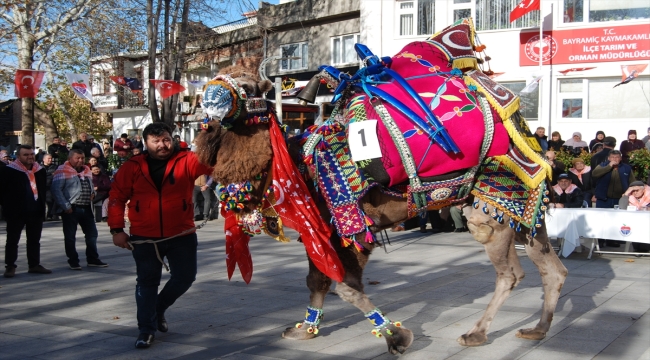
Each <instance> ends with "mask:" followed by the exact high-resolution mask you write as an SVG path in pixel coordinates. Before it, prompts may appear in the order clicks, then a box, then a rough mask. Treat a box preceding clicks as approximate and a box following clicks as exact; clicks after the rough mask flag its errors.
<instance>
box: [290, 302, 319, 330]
mask: <svg viewBox="0 0 650 360" xmlns="http://www.w3.org/2000/svg"><path fill="white" fill-rule="evenodd" d="M321 320H323V309H321V308H315V307H312V306H307V312H305V320H304V321H303V322H300V323H297V324H296V328H298V329H301V328H302V327H303V325H308V327H307V332H308V333H310V334H314V335H317V334H318V325H319V324H320V322H321Z"/></svg>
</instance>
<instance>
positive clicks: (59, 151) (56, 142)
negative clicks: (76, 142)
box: [47, 136, 69, 165]
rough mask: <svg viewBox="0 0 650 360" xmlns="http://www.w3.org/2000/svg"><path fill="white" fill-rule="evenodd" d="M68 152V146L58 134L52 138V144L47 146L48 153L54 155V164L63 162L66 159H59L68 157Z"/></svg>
mask: <svg viewBox="0 0 650 360" xmlns="http://www.w3.org/2000/svg"><path fill="white" fill-rule="evenodd" d="M68 152H69V151H68V148H67V147H65V146H64V145H62V144H61V138H60V137H58V136H57V137H55V138H54V139H52V144H51V145H50V146H48V147H47V153H48V154H50V155H52V161H53V162H54V165H60V164H63V163H64V162H65V160H63V161H59V159H67V158H68Z"/></svg>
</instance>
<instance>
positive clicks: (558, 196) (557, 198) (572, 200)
mask: <svg viewBox="0 0 650 360" xmlns="http://www.w3.org/2000/svg"><path fill="white" fill-rule="evenodd" d="M553 192H554V193H553V201H552V202H551V203H549V207H551V208H580V207H582V201H583V199H584V197H583V194H582V190H580V188H579V187H578V186H576V185H575V184H572V183H571V178H570V177H569V175H568V174H560V176H558V181H557V185H555V186H553Z"/></svg>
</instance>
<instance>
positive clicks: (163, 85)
mask: <svg viewBox="0 0 650 360" xmlns="http://www.w3.org/2000/svg"><path fill="white" fill-rule="evenodd" d="M149 83H150V84H151V85H153V86H154V87H155V88H156V90H158V93H159V94H160V97H161V98H163V99H166V98H168V97H170V96H172V95H174V94H178V93H179V92H181V91H185V88H184V87H183V85H181V84H179V83H177V82H176V81H173V80H149Z"/></svg>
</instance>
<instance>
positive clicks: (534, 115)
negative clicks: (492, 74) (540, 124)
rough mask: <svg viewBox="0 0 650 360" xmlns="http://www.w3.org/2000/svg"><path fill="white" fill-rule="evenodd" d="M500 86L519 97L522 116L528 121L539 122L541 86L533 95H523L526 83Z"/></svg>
mask: <svg viewBox="0 0 650 360" xmlns="http://www.w3.org/2000/svg"><path fill="white" fill-rule="evenodd" d="M500 84H501V85H503V87H505V88H508V89H510V90H511V91H512V92H513V93H515V94H517V95H519V112H520V113H521V116H523V117H524V118H525V119H526V120H528V121H537V120H539V115H538V114H539V86H538V87H537V89H535V90H534V91H533V92H531V93H528V94H522V93H521V90H523V89H524V88H525V87H526V83H525V82H524V81H521V82H511V83H500Z"/></svg>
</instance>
